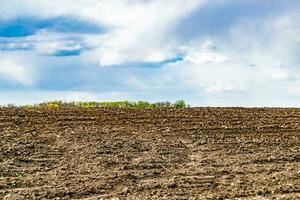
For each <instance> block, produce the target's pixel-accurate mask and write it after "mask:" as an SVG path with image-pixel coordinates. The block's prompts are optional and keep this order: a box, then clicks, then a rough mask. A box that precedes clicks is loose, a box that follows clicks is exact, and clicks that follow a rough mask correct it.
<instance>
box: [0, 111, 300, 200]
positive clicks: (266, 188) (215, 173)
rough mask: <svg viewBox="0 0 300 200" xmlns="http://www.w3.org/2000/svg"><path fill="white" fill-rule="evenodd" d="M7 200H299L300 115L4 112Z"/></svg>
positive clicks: (3, 191) (2, 163)
mask: <svg viewBox="0 0 300 200" xmlns="http://www.w3.org/2000/svg"><path fill="white" fill-rule="evenodd" d="M0 199H6V200H10V199H17V200H19V199H20V200H22V199H89V200H93V199H114V200H117V199H119V200H121V199H141V200H143V199H257V200H258V199H300V109H262V108H261V109H243V108H193V109H183V110H180V109H178V110H175V109H156V110H133V109H132V110H131V109H108V108H107V109H105V108H98V109H96V108H93V109H80V108H68V109H62V108H60V109H14V108H2V109H0Z"/></svg>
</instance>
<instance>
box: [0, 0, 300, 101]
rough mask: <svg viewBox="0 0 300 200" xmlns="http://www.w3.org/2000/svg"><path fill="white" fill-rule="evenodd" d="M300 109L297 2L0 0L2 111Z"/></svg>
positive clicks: (299, 9)
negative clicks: (50, 105)
mask: <svg viewBox="0 0 300 200" xmlns="http://www.w3.org/2000/svg"><path fill="white" fill-rule="evenodd" d="M178 99H183V100H185V101H186V102H187V103H188V104H190V105H192V106H245V107H265V106H266V107H273V106H276V107H300V1H298V0H285V1H282V0H184V1H183V0H42V1H41V0H9V1H8V0H0V104H17V105H20V104H29V103H38V102H43V101H51V100H63V101H94V100H95V101H116V100H131V101H136V100H146V101H150V102H157V101H175V100H178Z"/></svg>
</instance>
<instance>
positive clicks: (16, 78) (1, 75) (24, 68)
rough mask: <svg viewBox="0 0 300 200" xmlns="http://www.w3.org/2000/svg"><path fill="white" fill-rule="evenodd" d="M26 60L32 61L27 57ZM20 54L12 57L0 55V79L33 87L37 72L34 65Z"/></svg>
mask: <svg viewBox="0 0 300 200" xmlns="http://www.w3.org/2000/svg"><path fill="white" fill-rule="evenodd" d="M25 59H30V57H27V58H25ZM25 59H24V57H22V56H21V55H20V54H15V55H11V54H8V53H3V52H1V53H0V79H2V80H6V81H10V82H16V83H19V84H21V85H24V86H31V85H33V83H34V81H35V78H36V77H35V75H36V71H35V69H34V66H33V63H30V62H31V61H29V60H27V61H25Z"/></svg>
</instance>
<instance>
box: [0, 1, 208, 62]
mask: <svg viewBox="0 0 300 200" xmlns="http://www.w3.org/2000/svg"><path fill="white" fill-rule="evenodd" d="M205 2H206V0H186V1H182V0H173V1H172V2H170V1H168V0H152V1H141V0H122V1H120V0H110V1H97V0H76V1H74V0H43V1H40V0H14V1H1V5H0V13H1V14H0V16H1V17H3V18H13V17H16V16H24V15H29V16H37V17H56V16H62V15H63V16H68V15H69V16H76V17H79V18H81V19H84V20H88V21H90V22H93V23H96V24H98V25H99V26H104V27H107V29H108V31H107V32H106V34H104V35H100V36H86V38H87V40H86V42H87V43H88V45H89V46H94V48H96V49H97V50H96V51H94V52H91V55H90V56H91V57H93V58H94V59H97V60H98V61H99V63H100V64H101V65H102V66H107V65H116V64H121V63H124V62H132V61H161V60H164V59H167V58H169V57H172V56H174V54H176V50H177V49H176V46H175V43H176V42H175V41H173V38H170V37H169V35H168V33H169V31H170V29H171V28H172V27H174V26H175V25H176V24H177V23H178V21H179V20H180V19H181V18H183V17H184V16H186V15H188V14H189V13H191V12H192V11H193V10H195V9H197V8H199V6H201V5H203V4H204V3H205ZM19 8H22V9H19ZM36 37H39V36H36ZM49 42H51V43H42V42H41V43H40V44H39V46H38V47H37V48H38V50H39V51H42V52H43V51H53V49H57V48H58V47H57V46H58V45H61V43H57V42H56V41H49Z"/></svg>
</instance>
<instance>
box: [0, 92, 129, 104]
mask: <svg viewBox="0 0 300 200" xmlns="http://www.w3.org/2000/svg"><path fill="white" fill-rule="evenodd" d="M124 96H126V94H125V93H120V92H90V91H44V90H26V91H18V90H16V91H0V104H1V105H5V104H16V105H24V104H33V103H41V102H45V101H54V100H62V101H67V102H69V101H113V100H115V101H116V100H122V99H123V97H124Z"/></svg>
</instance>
